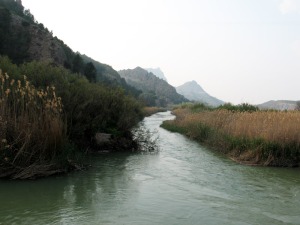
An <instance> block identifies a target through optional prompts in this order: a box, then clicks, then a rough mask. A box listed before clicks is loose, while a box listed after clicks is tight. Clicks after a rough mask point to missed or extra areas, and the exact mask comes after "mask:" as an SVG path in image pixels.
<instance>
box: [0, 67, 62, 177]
mask: <svg viewBox="0 0 300 225" xmlns="http://www.w3.org/2000/svg"><path fill="white" fill-rule="evenodd" d="M62 109H63V106H62V103H61V98H60V97H57V96H56V93H55V87H53V86H52V87H47V88H46V89H39V90H38V89H36V88H35V87H34V86H32V85H31V84H30V82H29V81H28V80H27V78H26V76H23V79H21V80H14V79H11V78H10V77H9V75H8V74H3V73H2V71H1V70H0V164H1V166H0V170H1V171H0V176H7V174H8V173H9V174H17V173H19V172H21V171H23V170H24V168H27V167H30V166H33V165H41V164H51V162H52V161H53V160H54V159H55V158H56V156H57V154H60V152H61V151H62V148H63V145H64V143H65V140H66V135H65V130H66V129H65V128H66V124H65V123H64V120H63V117H62Z"/></svg>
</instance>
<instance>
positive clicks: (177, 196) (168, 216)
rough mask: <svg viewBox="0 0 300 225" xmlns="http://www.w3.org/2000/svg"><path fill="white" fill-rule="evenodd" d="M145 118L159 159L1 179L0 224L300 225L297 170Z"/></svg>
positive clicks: (141, 157)
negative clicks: (246, 157)
mask: <svg viewBox="0 0 300 225" xmlns="http://www.w3.org/2000/svg"><path fill="white" fill-rule="evenodd" d="M172 118H173V116H172V115H171V114H170V112H165V113H158V114H155V115H153V116H151V117H148V118H146V119H145V120H144V126H146V127H147V128H148V129H149V130H150V131H155V135H158V136H159V141H158V145H159V148H160V151H159V153H157V154H128V153H126V154H125V153H123V154H120V153H117V154H107V155H100V156H97V157H96V158H94V159H93V160H92V161H91V163H92V165H93V167H92V168H91V169H89V170H87V171H82V172H74V173H70V174H68V175H64V176H56V177H50V178H46V179H40V180H37V181H0V224H5V225H10V224H30V225H31V224H40V225H44V224H76V225H77V224H78V225H79V224H80V225H81V224H89V225H93V224H105V225H109V224H120V225H121V224H126V225H127V224H128V225H144V224H147V225H153V224H163V225H167V224H172V225H175V224H180V225H181V224H182V225H196V224H203V225H209V224H217V225H218V224H230V225H235V224H238V225H246V224H249V225H250V224H251V225H253V224H257V225H262V224H264V225H266V224H272V225H274V224H275V225H276V224H300V170H299V169H289V168H264V167H249V166H243V165H239V164H237V163H235V162H232V161H231V160H229V159H227V158H226V157H223V156H222V155H220V154H218V153H216V152H213V151H212V150H209V149H207V148H205V147H203V146H201V145H199V144H197V143H195V142H193V141H191V140H189V139H187V138H185V137H184V136H182V135H180V134H177V133H170V132H168V131H166V130H164V129H161V128H159V125H160V124H161V123H162V121H164V120H167V119H172Z"/></svg>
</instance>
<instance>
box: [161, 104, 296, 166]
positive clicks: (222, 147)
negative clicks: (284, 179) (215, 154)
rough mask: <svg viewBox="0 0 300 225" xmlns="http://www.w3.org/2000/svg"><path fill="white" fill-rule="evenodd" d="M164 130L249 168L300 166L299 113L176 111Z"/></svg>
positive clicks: (178, 109)
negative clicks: (188, 139) (203, 145)
mask: <svg viewBox="0 0 300 225" xmlns="http://www.w3.org/2000/svg"><path fill="white" fill-rule="evenodd" d="M173 113H174V114H175V115H176V119H175V120H174V121H165V122H164V123H163V125H162V126H163V127H164V128H166V129H168V130H170V131H174V132H180V133H183V134H186V135H187V136H189V137H190V138H192V139H195V140H197V141H199V142H203V143H206V144H208V145H210V146H213V147H215V148H216V149H218V150H219V151H221V152H223V153H225V154H227V155H228V156H229V157H231V158H232V159H234V160H235V161H238V162H240V163H244V164H248V165H265V166H266V165H269V166H300V111H287V112H281V111H254V112H237V111H230V110H225V109H220V110H202V111H199V112H193V110H191V109H190V108H188V107H185V108H177V109H175V110H174V111H173Z"/></svg>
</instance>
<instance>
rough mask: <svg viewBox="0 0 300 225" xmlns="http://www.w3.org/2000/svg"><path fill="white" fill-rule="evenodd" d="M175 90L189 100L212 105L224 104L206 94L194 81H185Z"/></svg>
mask: <svg viewBox="0 0 300 225" xmlns="http://www.w3.org/2000/svg"><path fill="white" fill-rule="evenodd" d="M176 90H177V92H178V93H179V94H182V95H183V96H184V97H186V98H187V99H189V100H190V101H196V102H201V103H204V104H208V105H210V106H214V107H217V106H219V105H222V104H224V102H223V101H221V100H219V99H217V98H215V97H212V96H210V95H209V94H207V93H206V92H205V91H204V90H203V88H202V87H201V86H200V85H199V84H198V83H197V82H196V81H190V82H186V83H185V84H183V85H181V86H179V87H177V88H176Z"/></svg>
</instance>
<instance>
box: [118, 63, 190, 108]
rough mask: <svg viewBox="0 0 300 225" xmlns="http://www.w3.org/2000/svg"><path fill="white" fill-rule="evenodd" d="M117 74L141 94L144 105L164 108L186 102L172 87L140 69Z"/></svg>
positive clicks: (122, 71)
mask: <svg viewBox="0 0 300 225" xmlns="http://www.w3.org/2000/svg"><path fill="white" fill-rule="evenodd" d="M119 74H120V75H121V77H123V78H125V80H126V82H127V83H128V84H129V85H132V86H133V87H135V88H137V89H139V90H141V91H142V92H143V93H142V94H141V95H140V98H141V99H142V100H143V101H144V102H145V104H146V105H149V106H153V105H157V106H163V107H165V106H167V105H169V104H179V103H182V102H185V101H188V100H187V99H186V98H184V97H183V96H182V95H180V94H178V93H177V92H176V89H175V88H174V87H173V86H171V85H169V84H168V83H167V82H166V81H164V80H162V79H160V78H158V77H156V76H155V75H153V73H149V72H148V71H146V70H144V69H142V68H141V67H137V68H135V69H127V70H121V71H119Z"/></svg>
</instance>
